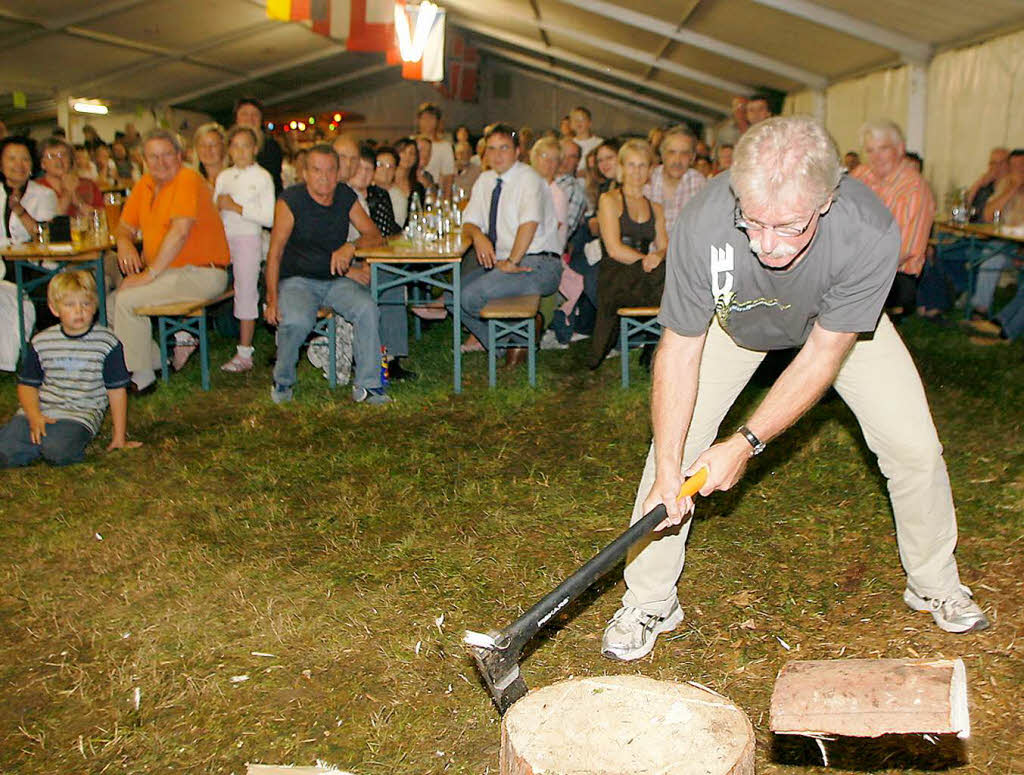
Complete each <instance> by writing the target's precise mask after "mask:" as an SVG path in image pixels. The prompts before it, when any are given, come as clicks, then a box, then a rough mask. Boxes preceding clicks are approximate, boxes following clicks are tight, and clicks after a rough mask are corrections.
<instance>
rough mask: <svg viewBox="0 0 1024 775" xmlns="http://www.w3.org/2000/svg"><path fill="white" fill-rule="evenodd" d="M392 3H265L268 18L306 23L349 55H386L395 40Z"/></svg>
mask: <svg viewBox="0 0 1024 775" xmlns="http://www.w3.org/2000/svg"><path fill="white" fill-rule="evenodd" d="M394 7H395V2H394V0H267V16H268V17H269V18H271V19H278V20H280V21H285V22H309V23H310V26H311V27H312V29H313V32H316V33H317V34H319V35H324V36H327V37H330V38H334V39H335V40H341V41H344V42H345V48H347V49H348V50H349V51H386V50H387V49H388V47H389V46H391V44H392V42H393V40H394V36H395V21H394Z"/></svg>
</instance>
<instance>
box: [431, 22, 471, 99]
mask: <svg viewBox="0 0 1024 775" xmlns="http://www.w3.org/2000/svg"><path fill="white" fill-rule="evenodd" d="M479 66H480V52H479V51H477V48H476V46H471V45H470V44H469V43H467V42H466V39H465V38H464V37H463V36H462V35H460V34H459V33H458V32H456V33H453V34H452V35H451V36H450V40H449V41H448V66H447V72H446V74H445V75H446V77H445V81H444V83H443V84H441V85H440V86H439V87H438V90H439V91H440V92H441V94H443V95H444V96H445V97H446V98H447V99H450V100H459V101H460V102H476V83H477V69H478V68H479Z"/></svg>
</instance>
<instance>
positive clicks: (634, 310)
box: [618, 307, 661, 318]
mask: <svg viewBox="0 0 1024 775" xmlns="http://www.w3.org/2000/svg"><path fill="white" fill-rule="evenodd" d="M659 312H661V307H619V309H618V313H619V314H620V315H623V316H625V317H628V318H652V317H654V316H655V315H657V314H658V313H659Z"/></svg>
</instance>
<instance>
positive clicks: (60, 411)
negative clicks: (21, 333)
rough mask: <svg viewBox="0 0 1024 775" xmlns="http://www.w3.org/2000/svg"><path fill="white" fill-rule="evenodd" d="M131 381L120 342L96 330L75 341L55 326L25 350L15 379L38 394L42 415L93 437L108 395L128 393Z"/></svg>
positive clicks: (106, 330) (107, 331) (102, 329)
mask: <svg viewBox="0 0 1024 775" xmlns="http://www.w3.org/2000/svg"><path fill="white" fill-rule="evenodd" d="M130 380H131V373H130V372H129V371H128V369H127V368H126V367H125V364H124V350H123V349H122V348H121V342H120V341H119V340H118V338H117V337H116V336H114V332H113V331H111V330H110V329H109V328H107V327H106V326H101V325H98V324H96V325H93V326H92V328H90V329H89V330H88V331H86V332H85V333H84V334H79V335H78V336H70V335H68V334H65V333H64V331H63V329H61V327H60V324H57V325H55V326H51V327H50V328H47V329H46V330H45V331H40V332H39V333H38V334H36V335H35V336H34V337H32V342H31V343H30V344H29V346H28V347H27V348H26V353H25V359H24V363H23V364H22V367H21V374H20V375H19V376H18V382H19V383H21V384H22V385H29V386H31V387H34V388H38V389H39V408H40V409H41V410H42V413H43V414H45V415H46V416H47V417H52V418H53V419H54V420H72V421H74V422H77V423H81V424H82V425H84V426H86V427H87V428H88V429H89V430H90V431H92V433H93V435H95V434H96V433H98V432H99V429H100V423H102V422H103V413H104V412H105V411H106V410H107V403H108V398H107V391H108V390H115V389H117V388H123V387H127V386H128V382H129V381H130ZM19 413H20V414H23V413H24V412H22V411H21V410H19Z"/></svg>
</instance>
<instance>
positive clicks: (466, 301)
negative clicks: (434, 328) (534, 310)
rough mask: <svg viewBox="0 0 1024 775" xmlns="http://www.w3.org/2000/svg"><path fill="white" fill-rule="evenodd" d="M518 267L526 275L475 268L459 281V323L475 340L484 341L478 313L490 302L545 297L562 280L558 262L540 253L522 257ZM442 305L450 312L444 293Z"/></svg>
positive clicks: (449, 299) (448, 297)
mask: <svg viewBox="0 0 1024 775" xmlns="http://www.w3.org/2000/svg"><path fill="white" fill-rule="evenodd" d="M519 265H520V266H523V267H529V268H530V269H531V270H533V271H530V272H517V273H514V274H509V273H507V272H502V271H501V270H500V269H483V268H480V269H476V270H474V271H472V272H470V273H469V274H467V275H466V276H464V277H463V278H462V322H463V323H464V324H465V326H466V328H468V329H469V331H470V333H472V334H473V335H474V336H475V337H476V338H477V339H479V340H480V341H481V342H485V343H486V342H487V322H486V321H484V320H482V319H481V318H480V310H482V309H483V308H484V307H485V306H487V302H489V301H491V300H492V299H504V298H508V297H509V296H523V295H526V294H530V293H537V294H540V295H541V296H547V295H548V294H550V293H554V292H555V291H557V290H558V283H559V282H560V281H561V279H562V259H561V258H559V257H557V256H551V255H547V254H541V253H531V254H528V255H525V256H523V260H522V261H520V262H519ZM444 303H445V306H446V307H448V311H449V312H450V311H451V309H452V294H451V292H448V291H446V292H445V295H444Z"/></svg>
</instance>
